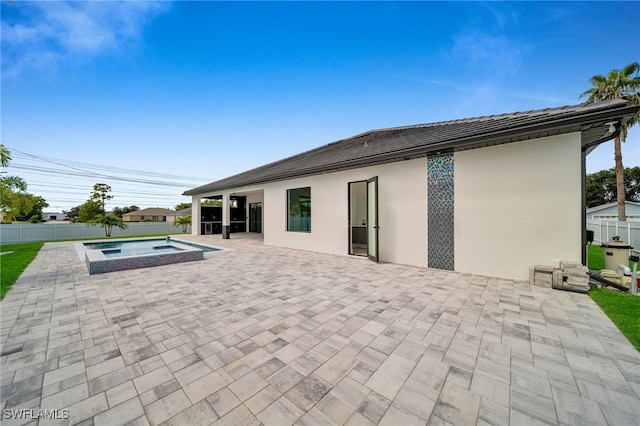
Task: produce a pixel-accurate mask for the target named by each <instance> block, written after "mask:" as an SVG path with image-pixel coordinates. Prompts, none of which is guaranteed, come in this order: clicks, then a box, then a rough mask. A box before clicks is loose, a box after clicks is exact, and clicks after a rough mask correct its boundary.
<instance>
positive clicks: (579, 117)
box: [184, 100, 640, 195]
mask: <svg viewBox="0 0 640 426" xmlns="http://www.w3.org/2000/svg"><path fill="white" fill-rule="evenodd" d="M639 109H640V106H629V105H628V104H627V102H626V101H624V100H613V101H605V102H594V103H584V104H579V105H573V106H563V107H558V108H547V109H540V110H533V111H526V112H514V113H509V114H500V115H490V116H483V117H473V118H466V119H461V120H453V121H442V122H437V123H428V124H416V125H411V126H402V127H393V128H387V129H378V130H370V131H368V132H364V133H360V134H358V135H355V136H352V137H350V138H347V139H341V140H338V141H336V142H332V143H329V144H327V145H324V146H321V147H318V148H315V149H312V150H310V151H306V152H303V153H301V154H297V155H294V156H292V157H288V158H285V159H282V160H279V161H275V162H273V163H269V164H266V165H264V166H260V167H257V168H255V169H252V170H248V171H246V172H242V173H239V174H236V175H233V176H230V177H227V178H224V179H221V180H217V181H215V182H211V183H209V184H206V185H203V186H199V187H197V188H193V189H190V190H188V191H185V192H184V195H196V194H205V193H212V192H221V191H228V190H231V189H236V188H239V187H245V186H249V185H256V184H262V183H266V182H273V181H278V180H284V179H290V178H295V177H300V176H305V175H313V174H319V173H326V172H333V171H338V170H345V169H351V168H356V167H364V166H370V165H374V164H382V163H389V162H394V161H402V160H407V159H412V158H420V157H425V156H427V155H434V154H438V153H442V152H451V151H459V150H465V149H475V148H481V147H484V146H490V145H498V144H504V143H510V142H518V141H524V140H528V139H535V138H541V137H545V136H553V135H559V134H564V133H572V132H578V131H580V132H582V146H583V150H585V151H587V152H589V151H590V150H592V149H593V148H595V146H597V145H598V144H600V143H602V142H605V141H607V140H611V139H613V137H614V135H615V134H617V132H616V133H611V132H609V124H608V123H610V122H621V121H622V122H626V121H627V120H629V118H630V117H632V116H633V115H634V114H635V113H637V111H638V110H639ZM618 130H619V127H618Z"/></svg>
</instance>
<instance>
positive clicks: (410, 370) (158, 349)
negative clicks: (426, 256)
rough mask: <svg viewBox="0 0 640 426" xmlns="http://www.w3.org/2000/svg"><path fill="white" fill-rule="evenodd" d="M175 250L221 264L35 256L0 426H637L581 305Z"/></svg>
mask: <svg viewBox="0 0 640 426" xmlns="http://www.w3.org/2000/svg"><path fill="white" fill-rule="evenodd" d="M181 238H185V239H190V240H194V241H201V242H206V243H209V244H213V245H218V246H225V247H230V248H232V249H233V250H229V251H224V252H216V253H207V254H205V260H203V261H199V262H189V263H183V264H175V265H167V266H160V267H154V268H146V269H137V270H131V271H122V272H113V273H108V274H101V275H91V276H90V275H89V274H88V272H87V268H86V266H85V264H84V263H83V262H82V261H81V260H80V259H79V258H78V255H77V254H76V252H75V250H74V248H73V244H72V243H47V244H45V246H44V247H43V248H42V250H41V251H40V253H39V254H38V256H37V257H36V259H35V260H34V261H33V263H32V264H31V265H29V267H28V268H27V269H26V270H25V272H24V273H23V275H22V276H21V277H20V279H19V280H18V281H17V282H16V284H15V285H14V287H13V289H12V290H11V291H10V292H9V293H8V294H7V296H6V297H5V299H4V300H3V301H2V302H1V304H0V307H1V309H2V312H1V315H2V317H1V319H2V339H1V341H2V358H1V367H2V375H1V380H2V382H1V384H2V387H1V392H2V394H1V401H2V403H1V407H2V409H3V410H2V415H3V417H4V418H3V420H2V424H3V425H11V424H40V425H44V424H55V425H61V424H77V423H81V424H87V425H90V424H94V425H117V424H140V425H145V424H152V425H157V424H168V425H169V424H175V425H208V424H216V425H224V424H228V425H244V424H247V425H252V424H256V425H257V424H265V425H288V424H301V425H333V424H338V425H342V424H347V425H366V424H381V425H410V424H423V425H424V424H430V425H439V424H442V425H444V424H452V425H474V424H483V425H484V424H514V425H522V424H610V425H622V424H634V425H637V424H640V354H638V352H637V351H636V350H635V349H634V348H633V347H632V346H631V345H630V344H629V342H628V341H627V340H626V339H625V338H624V337H623V336H622V334H621V333H620V332H619V331H618V330H617V328H616V327H615V326H614V325H613V324H612V323H611V321H610V320H609V319H608V318H607V317H606V316H605V315H604V314H603V313H602V311H601V310H600V309H599V308H598V307H597V305H595V303H594V302H593V301H592V300H591V299H590V298H589V297H588V296H586V295H583V294H577V293H568V292H562V291H557V290H551V289H549V288H542V287H535V286H530V285H529V284H528V283H525V282H514V281H511V280H503V279H497V278H490V277H480V276H473V275H464V274H458V273H452V272H445V271H439V270H431V269H423V268H416V267H410V266H402V265H392V264H375V263H373V262H370V261H368V260H366V259H363V258H356V257H341V256H331V255H324V254H317V253H310V252H304V251H295V250H290V249H283V248H274V247H267V246H263V245H262V242H261V241H260V240H258V239H256V238H255V237H253V238H251V237H249V236H246V237H245V236H243V237H239V236H238V235H236V234H234V235H232V239H230V240H222V239H221V238H220V236H186V237H181ZM23 409H24V410H26V411H21V410H23ZM31 409H32V410H33V411H29V410H31ZM44 409H57V410H58V411H54V412H51V411H49V412H48V413H49V414H51V413H53V414H56V415H58V417H66V418H59V419H56V420H47V419H39V421H38V420H32V419H29V418H26V419H25V418H24V416H25V415H26V416H27V417H28V416H29V415H33V416H35V415H38V414H40V415H42V416H43V417H44V415H45V414H46V413H45V412H44V411H38V410H44ZM19 414H22V416H23V418H22V419H16V418H11V417H15V416H16V415H19Z"/></svg>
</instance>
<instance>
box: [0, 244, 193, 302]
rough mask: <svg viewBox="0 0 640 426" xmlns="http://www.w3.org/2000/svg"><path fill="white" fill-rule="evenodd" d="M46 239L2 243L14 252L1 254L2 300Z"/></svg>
mask: <svg viewBox="0 0 640 426" xmlns="http://www.w3.org/2000/svg"><path fill="white" fill-rule="evenodd" d="M176 234H183V233H182V232H175V233H170V234H169V235H176ZM165 235H167V234H166V233H165V234H150V235H127V236H126V237H111V238H109V239H115V238H118V239H120V238H141V237H154V236H163V237H164V236H165ZM86 239H87V238H78V239H77V240H68V241H78V240H86ZM90 239H91V240H102V239H107V237H98V238H90ZM44 243H45V241H37V242H32V243H19V244H3V245H0V252H2V253H4V252H13V253H9V254H3V255H0V300H2V299H4V295H5V294H7V292H8V291H9V289H11V286H13V284H14V283H15V282H16V280H17V279H18V277H19V276H20V274H22V271H24V270H25V268H26V267H27V266H29V263H31V261H32V260H33V259H34V258H35V257H36V255H37V254H38V251H39V250H40V249H41V248H42V246H43V245H44Z"/></svg>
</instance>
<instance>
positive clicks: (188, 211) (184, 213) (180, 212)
mask: <svg viewBox="0 0 640 426" xmlns="http://www.w3.org/2000/svg"><path fill="white" fill-rule="evenodd" d="M184 216H191V207H187V208H186V209H182V210H178V211H177V212H176V217H184Z"/></svg>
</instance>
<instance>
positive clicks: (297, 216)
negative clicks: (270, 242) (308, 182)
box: [287, 187, 311, 232]
mask: <svg viewBox="0 0 640 426" xmlns="http://www.w3.org/2000/svg"><path fill="white" fill-rule="evenodd" d="M287 231H294V232H311V188H310V187H306V188H296V189H289V190H287Z"/></svg>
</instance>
